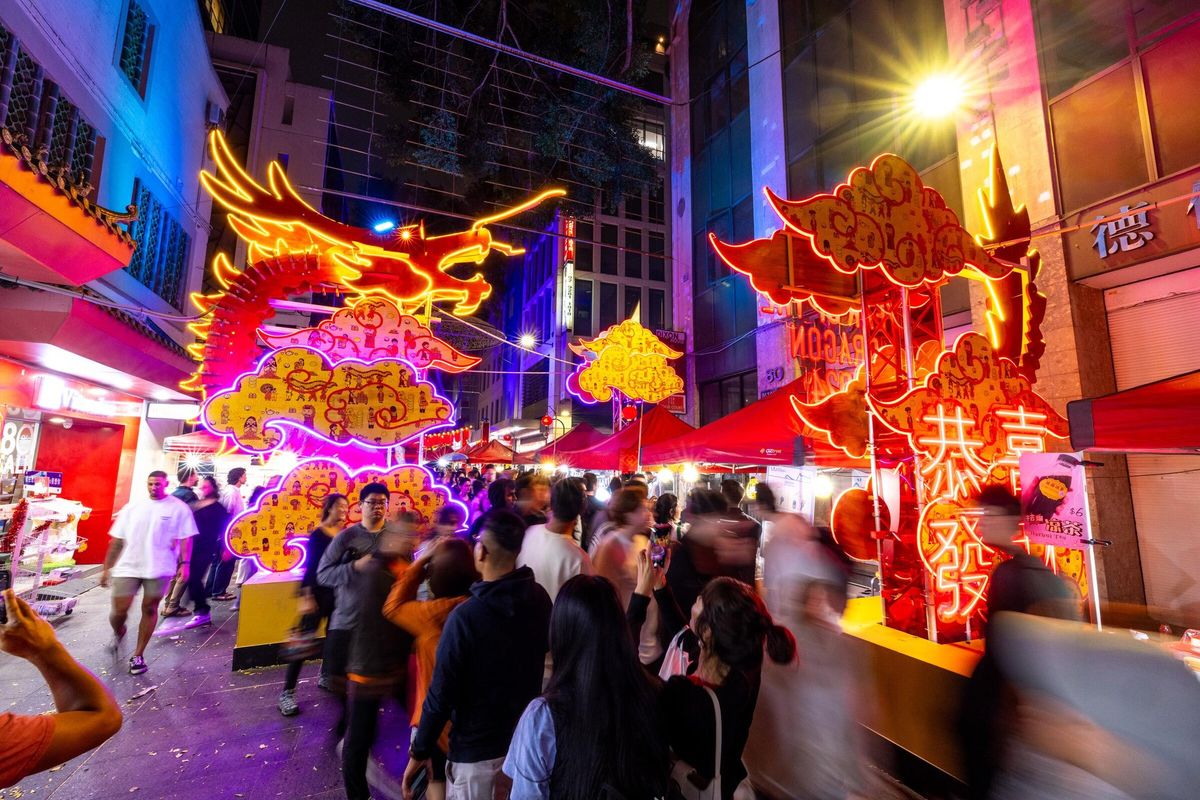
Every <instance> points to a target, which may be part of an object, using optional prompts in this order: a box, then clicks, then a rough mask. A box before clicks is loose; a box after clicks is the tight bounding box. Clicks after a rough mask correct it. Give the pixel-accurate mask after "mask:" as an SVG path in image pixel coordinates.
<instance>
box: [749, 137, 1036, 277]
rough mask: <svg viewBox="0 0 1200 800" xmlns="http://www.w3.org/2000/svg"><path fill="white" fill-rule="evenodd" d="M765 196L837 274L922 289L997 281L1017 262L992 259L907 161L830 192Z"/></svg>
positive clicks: (884, 162)
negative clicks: (977, 278) (969, 278)
mask: <svg viewBox="0 0 1200 800" xmlns="http://www.w3.org/2000/svg"><path fill="white" fill-rule="evenodd" d="M766 191H767V199H768V200H769V201H770V203H771V205H772V206H773V207H774V208H775V213H777V214H778V215H779V216H780V218H781V219H782V220H783V221H784V222H785V223H786V224H787V226H788V227H789V228H790V229H792V230H794V231H796V232H797V233H799V234H801V235H803V236H805V237H806V238H808V239H809V241H810V243H811V248H812V251H813V252H815V253H816V254H818V255H820V256H822V257H824V258H826V259H828V260H829V263H830V264H832V265H833V267H834V268H836V269H837V270H838V271H839V272H844V273H848V274H852V273H854V272H857V271H858V270H859V269H867V270H870V269H880V270H881V271H882V272H883V274H884V275H885V276H886V277H887V278H888V280H890V281H891V282H892V283H895V284H897V285H899V286H907V287H910V288H911V287H917V286H920V285H922V284H925V283H930V284H932V283H938V282H941V281H942V280H944V279H945V278H946V277H948V276H952V275H958V274H960V273H961V272H963V270H965V269H968V268H972V267H973V268H974V269H975V270H976V271H978V272H979V273H981V274H982V275H984V276H986V277H988V278H992V279H999V278H1003V277H1005V276H1006V275H1008V274H1009V273H1010V272H1011V271H1012V265H1010V264H1004V263H1001V262H999V261H997V260H996V259H994V258H992V256H991V255H989V254H988V252H987V251H986V250H984V248H983V246H982V245H980V244H979V243H978V242H976V241H975V239H974V238H973V237H972V236H971V234H970V233H968V232H967V230H966V229H965V228H963V227H962V225H960V224H959V221H958V217H957V216H955V214H954V212H953V211H951V210H950V209H949V208H948V207H947V206H946V201H945V200H943V199H942V196H941V195H939V194H938V193H937V192H936V191H934V190H933V189H930V188H929V187H927V186H925V185H924V184H923V183H922V182H921V177H920V176H919V175H918V174H917V171H916V170H915V169H914V168H913V167H912V166H911V165H910V164H909V163H908V162H906V161H905V160H904V159H902V158H900V157H899V156H894V155H890V154H888V155H882V156H879V157H878V158H876V159H875V161H874V162H873V163H872V164H871V166H870V167H859V168H858V169H856V170H854V171H853V172H851V173H850V177H849V179H848V180H847V182H846V183H843V184H841V185H839V186H838V187H837V188H836V189H835V190H834V191H833V193H832V194H819V195H815V196H814V197H810V198H808V199H806V200H800V201H795V202H793V201H790V200H784V199H783V198H781V197H779V196H778V195H776V194H774V193H773V192H772V191H771V190H770V189H767V190H766Z"/></svg>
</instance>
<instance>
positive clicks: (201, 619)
mask: <svg viewBox="0 0 1200 800" xmlns="http://www.w3.org/2000/svg"><path fill="white" fill-rule="evenodd" d="M205 625H212V615H210V614H196V615H195V616H193V617H192V618H191V619H189V620H188V621H187V622H185V623H184V624H183V629H184V630H188V629H190V628H200V627H203V626H205Z"/></svg>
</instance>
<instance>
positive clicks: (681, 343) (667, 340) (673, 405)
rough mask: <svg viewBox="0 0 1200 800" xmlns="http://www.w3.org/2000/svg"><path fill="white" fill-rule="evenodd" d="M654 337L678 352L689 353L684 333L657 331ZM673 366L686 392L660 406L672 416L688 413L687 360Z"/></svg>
mask: <svg viewBox="0 0 1200 800" xmlns="http://www.w3.org/2000/svg"><path fill="white" fill-rule="evenodd" d="M654 335H655V336H657V337H658V339H659V341H661V342H662V343H663V344H665V345H666V346H667V347H670V348H671V349H672V350H678V351H679V352H681V353H686V352H687V334H686V333H684V332H683V331H668V330H661V329H659V330H655V331H654ZM671 366H672V367H674V369H675V374H676V375H678V376H679V378H680V380H682V381H683V386H684V390H683V391H682V392H677V393H675V394H673V395H671V396H670V397H668V398H667V399H666V400H663V401H662V402H661V403H660V404H659V405H661V406H662V407H663V408H665V409H666V410H667V411H670V412H671V413H672V414H686V413H687V359H686V358H680V359H677V360H675V361H672V362H671Z"/></svg>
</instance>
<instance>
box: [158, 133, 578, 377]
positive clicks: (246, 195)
mask: <svg viewBox="0 0 1200 800" xmlns="http://www.w3.org/2000/svg"><path fill="white" fill-rule="evenodd" d="M209 149H210V152H211V154H212V159H213V162H214V163H215V164H216V173H215V174H214V173H211V172H207V171H205V172H202V173H201V174H200V180H201V183H202V184H203V185H204V188H205V189H206V190H207V191H208V192H209V194H211V195H212V197H213V199H214V200H215V201H216V202H217V203H219V204H220V205H221V206H223V207H224V208H225V209H227V211H228V220H229V224H230V226H231V227H232V228H233V230H234V231H235V232H236V233H237V235H238V236H239V237H240V238H241V239H243V240H244V241H245V242H247V243H248V245H249V253H248V257H247V266H246V267H245V268H244V269H240V270H239V269H237V268H236V267H234V265H233V264H232V262H231V261H230V260H229V258H228V256H226V255H225V254H224V253H221V254H218V255H217V256H216V258H215V259H214V260H213V274H214V277H215V278H216V281H217V283H218V284H219V285H220V287H221V291H219V292H216V293H214V294H209V295H205V294H201V293H193V294H192V296H191V300H192V303H193V304H194V305H195V306H196V308H197V309H199V311H200V312H201V314H202V315H203V318H202V319H200V320H198V321H196V322H194V323H192V324H191V325H190V326H189V328H190V330H191V331H192V332H193V333H195V334H196V336H197V339H198V341H197V343H196V344H194V345H192V346H191V348H189V351H190V352H191V353H192V355H193V356H195V357H196V359H197V360H198V361H200V364H199V365H198V366H197V368H196V371H195V373H194V374H193V375H192V376H191V377H190V378H189V379H188V380H186V381H184V382H183V383H182V384H181V386H182V387H183V388H185V389H188V390H194V391H199V392H201V393H202V394H203V395H204V396H206V397H207V396H208V395H209V394H210V393H211V392H213V391H216V390H219V389H221V388H223V387H225V386H227V385H229V383H230V382H232V381H233V380H234V379H236V378H237V376H238V375H239V374H241V373H242V372H243V371H244V370H245V369H246V368H247V365H249V364H252V363H254V362H255V361H256V360H257V357H258V356H259V355H260V351H259V345H258V340H257V333H258V329H259V327H260V326H261V325H262V324H263V323H264V322H265V321H266V320H268V319H269V318H270V317H271V316H272V315H273V314H274V313H275V312H274V310H273V309H272V307H271V301H272V300H282V299H286V298H289V297H294V296H297V295H302V294H305V293H308V292H313V291H322V292H339V293H344V294H348V295H351V296H353V297H359V298H361V297H366V296H371V295H376V296H383V297H387V298H390V299H391V300H393V301H394V302H395V303H396V304H397V305H398V306H399V307H400V308H401V309H405V308H408V309H414V308H417V307H423V306H425V305H426V304H429V303H446V304H448V306H447V307H446V309H447V310H448V311H450V313H452V314H455V315H457V316H466V315H469V314H471V313H473V312H474V311H475V310H476V309H478V308H479V304H480V303H481V302H483V300H485V299H486V298H487V297H488V295H490V294H491V291H492V287H491V285H490V284H489V283H488V282H487V281H486V280H485V279H484V278H483V276H482V275H481V274H479V273H476V274H475V275H472V276H471V277H469V278H466V279H462V278H458V277H456V276H455V275H452V274H451V273H450V272H449V271H448V270H449V269H450V268H451V267H453V266H455V265H458V264H476V265H478V264H482V263H483V260H484V259H485V258H487V256H488V255H490V254H491V253H492V252H493V251H495V252H498V253H501V254H503V255H505V256H513V255H519V254H520V253H523V252H524V250H523V249H522V248H519V247H515V246H513V245H510V244H506V243H504V242H501V241H497V240H496V239H494V238H493V237H492V233H491V231H490V230H489V229H488V225H490V224H492V223H495V222H499V221H501V220H504V219H507V218H509V217H512V216H514V215H516V214H519V213H521V212H523V211H527V210H529V209H531V208H533V207H534V206H536V205H538V204H539V203H541V202H543V201H544V200H546V199H548V198H550V197H561V196H563V195H565V192H564V191H563V190H562V189H550V190H547V191H544V192H542V193H540V194H537V195H535V196H533V197H531V198H530V199H528V200H526V201H524V202H523V203H520V204H518V205H516V206H514V207H511V208H507V209H503V210H501V211H499V212H497V213H495V214H492V215H489V216H486V217H482V218H480V219H477V220H475V221H474V222H473V223H472V224H471V226H470V227H469V228H468V229H467V230H465V231H459V232H456V233H450V234H445V235H441V236H427V235H426V234H425V227H424V224H423V223H418V224H415V225H406V226H403V227H400V228H398V229H396V230H394V231H391V232H389V233H388V234H387V235H386V236H381V235H380V234H376V233H374V232H373V231H370V230H368V229H366V228H358V227H355V226H352V225H346V224H344V223H341V222H338V221H336V220H333V219H330V218H329V217H327V216H325V215H323V214H321V213H320V212H319V211H317V210H316V209H314V208H313V207H312V206H310V205H308V203H306V202H305V201H304V200H303V199H302V198H301V197H300V196H299V194H297V193H296V190H295V188H294V187H293V186H292V184H291V183H290V182H289V181H288V178H287V175H286V174H285V173H284V171H283V168H282V167H281V166H280V165H279V164H278V163H277V162H272V163H271V164H270V166H269V167H268V168H267V185H266V186H265V187H264V186H263V185H262V184H260V183H258V182H257V181H255V180H254V179H253V178H251V177H250V176H249V175H248V174H247V173H246V171H245V170H244V169H243V168H242V167H241V166H240V165H239V164H238V163H237V162H236V161H235V160H234V158H233V155H232V153H231V152H230V150H229V145H228V144H227V142H226V141H225V138H224V136H223V135H222V134H221V133H220V132H219V131H214V132H213V133H212V135H211V136H210V137H209Z"/></svg>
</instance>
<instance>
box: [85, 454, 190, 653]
mask: <svg viewBox="0 0 1200 800" xmlns="http://www.w3.org/2000/svg"><path fill="white" fill-rule="evenodd" d="M146 488H147V489H148V490H149V496H148V497H145V498H142V499H140V500H131V501H130V502H129V505H127V506H125V507H124V508H123V509H121V513H119V514H118V515H117V519H116V521H115V522H114V523H113V526H112V530H110V531H109V532H108V535H109V536H110V537H112V542H111V543H110V544H109V546H108V554H107V555H106V556H105V558H104V571H103V572H102V573H101V575H100V585H101V586H111V587H112V610H111V611H110V612H109V615H108V622H109V624H110V625H112V629H113V644H112V649H113V651H114V652H116V650H117V648H119V647H120V644H121V640H122V639H123V638H124V637H125V620H126V618H127V617H128V616H129V608H130V606H132V605H133V598H134V597H135V596H136V595H137V592H138V589H139V588H140V589H141V590H142V619H141V621H140V623H139V624H138V637H137V648H136V649H135V650H134V651H133V655H132V656H130V658H129V674H131V675H141V674H142V673H143V672H145V671H146V660H145V658H144V655H145V652H146V645H147V644H149V643H150V637H151V636H152V635H153V634H154V627H155V626H156V625H157V624H158V604H159V603H160V602H161V601H162V598H163V594H164V593H165V592H166V588H167V584H168V583H170V582H171V578H172V577H176V576H177V577H178V578H179V580H182V581H186V580H187V578H188V562H189V561H190V559H191V555H192V537H193V536H195V535H196V534H197V532H198V531H197V530H196V520H195V518H194V517H193V516H192V510H191V509H190V508H188V505H187V503H185V502H183V501H182V500H180V499H179V498H177V497H172V496H170V495H168V494H167V473H165V472H162V471H161V470H155V471H154V472H151V473H150V476H149V477H148V478H147V480H146Z"/></svg>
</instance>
